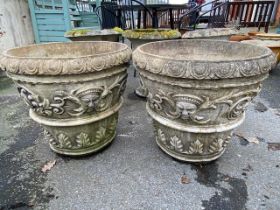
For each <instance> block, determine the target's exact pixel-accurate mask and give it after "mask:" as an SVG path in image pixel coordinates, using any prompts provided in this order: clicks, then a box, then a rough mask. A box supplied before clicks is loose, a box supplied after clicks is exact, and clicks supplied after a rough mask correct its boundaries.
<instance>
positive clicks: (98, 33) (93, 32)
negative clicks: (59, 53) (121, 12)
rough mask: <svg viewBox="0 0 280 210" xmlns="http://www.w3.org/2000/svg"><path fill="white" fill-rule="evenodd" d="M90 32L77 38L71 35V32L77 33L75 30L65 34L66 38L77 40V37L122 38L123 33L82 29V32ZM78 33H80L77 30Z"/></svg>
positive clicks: (111, 30) (110, 30) (109, 30)
mask: <svg viewBox="0 0 280 210" xmlns="http://www.w3.org/2000/svg"><path fill="white" fill-rule="evenodd" d="M83 29H85V30H89V31H88V32H87V33H86V34H79V35H77V36H75V35H72V34H69V32H71V31H73V32H74V31H75V30H71V31H67V32H65V34H64V37H66V38H75V37H92V36H121V33H119V32H117V31H114V30H113V29H102V30H93V29H90V28H81V29H80V30H83ZM76 31H79V29H78V30H76Z"/></svg>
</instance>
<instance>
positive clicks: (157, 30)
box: [122, 29, 181, 40]
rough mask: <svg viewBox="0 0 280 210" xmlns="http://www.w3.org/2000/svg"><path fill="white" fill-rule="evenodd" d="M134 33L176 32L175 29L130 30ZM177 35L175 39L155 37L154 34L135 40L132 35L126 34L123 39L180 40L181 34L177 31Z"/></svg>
mask: <svg viewBox="0 0 280 210" xmlns="http://www.w3.org/2000/svg"><path fill="white" fill-rule="evenodd" d="M128 31H132V32H137V31H138V32H141V31H143V32H145V31H154V32H163V31H176V30H174V29H132V30H128ZM176 32H177V34H176V35H175V36H174V37H164V36H158V37H156V36H154V34H150V35H148V34H146V35H145V36H144V37H143V38H134V37H132V35H130V34H126V33H125V32H124V33H123V34H122V36H123V37H125V38H127V39H130V40H171V39H180V38H181V33H180V32H179V31H176Z"/></svg>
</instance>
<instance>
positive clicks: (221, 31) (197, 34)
mask: <svg viewBox="0 0 280 210" xmlns="http://www.w3.org/2000/svg"><path fill="white" fill-rule="evenodd" d="M239 33H240V32H239V31H238V30H237V29H235V28H207V29H198V30H194V31H187V32H186V33H184V34H183V36H182V38H183V39H216V40H229V39H230V37H231V36H232V35H236V34H239Z"/></svg>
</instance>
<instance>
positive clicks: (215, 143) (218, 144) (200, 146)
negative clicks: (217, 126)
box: [156, 129, 231, 155]
mask: <svg viewBox="0 0 280 210" xmlns="http://www.w3.org/2000/svg"><path fill="white" fill-rule="evenodd" d="M156 139H157V141H158V142H160V144H163V145H164V146H165V147H167V148H168V149H170V150H173V151H175V152H178V153H182V154H187V155H193V154H196V155H203V154H205V153H208V154H212V153H220V152H222V150H224V149H225V147H226V146H227V144H228V143H229V141H230V139H231V135H228V136H226V137H225V138H216V139H214V140H211V142H210V143H209V144H208V143H207V144H204V143H203V140H200V139H196V140H195V141H193V142H190V143H189V145H184V144H183V142H182V140H181V139H179V138H178V137H177V136H176V135H174V136H171V137H167V135H166V134H165V133H164V132H163V131H162V130H161V129H157V131H156Z"/></svg>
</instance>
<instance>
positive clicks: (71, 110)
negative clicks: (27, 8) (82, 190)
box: [0, 42, 131, 156]
mask: <svg viewBox="0 0 280 210" xmlns="http://www.w3.org/2000/svg"><path fill="white" fill-rule="evenodd" d="M130 55H131V50H130V49H129V48H128V47H127V46H126V45H124V44H121V43H113V42H72V43H51V44H42V45H31V46H26V47H21V48H14V49H11V50H8V51H6V52H4V53H3V57H2V59H1V62H0V63H1V66H2V69H5V70H6V71H7V75H8V76H9V77H11V78H12V79H13V80H14V81H15V83H16V84H17V86H18V91H19V93H20V95H21V96H22V97H23V99H24V101H25V102H26V103H27V104H28V105H29V107H30V117H31V118H32V119H33V120H35V121H36V122H38V123H40V124H42V125H43V127H44V129H45V131H46V132H45V133H46V137H47V138H48V140H49V143H50V146H51V148H52V149H53V150H54V151H55V152H57V153H61V154H66V155H72V156H75V155H85V154H89V153H92V152H95V151H98V150H100V149H102V148H103V147H105V146H106V145H108V144H109V143H110V142H111V141H112V140H113V139H114V136H115V135H116V125H117V120H118V110H119V108H120V107H121V105H122V97H121V95H122V93H123V91H124V88H125V84H126V78H127V73H126V68H127V64H128V62H129V59H130Z"/></svg>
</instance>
